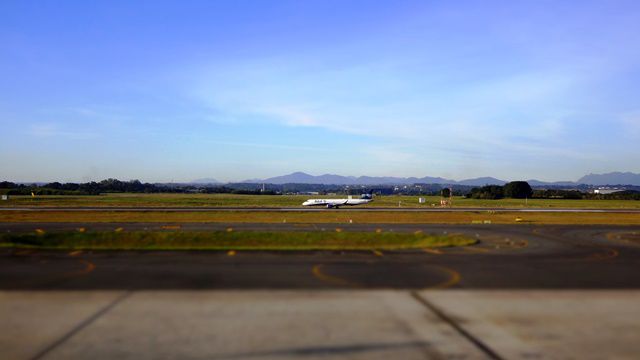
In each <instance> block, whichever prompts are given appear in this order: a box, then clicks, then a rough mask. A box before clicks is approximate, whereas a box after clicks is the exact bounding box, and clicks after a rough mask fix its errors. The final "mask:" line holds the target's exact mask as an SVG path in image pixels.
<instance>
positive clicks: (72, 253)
mask: <svg viewBox="0 0 640 360" xmlns="http://www.w3.org/2000/svg"><path fill="white" fill-rule="evenodd" d="M80 254H82V250H76V251H72V252H70V253H69V256H78V255H80Z"/></svg>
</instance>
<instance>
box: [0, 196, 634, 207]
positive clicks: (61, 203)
mask: <svg viewBox="0 0 640 360" xmlns="http://www.w3.org/2000/svg"><path fill="white" fill-rule="evenodd" d="M323 197H329V196H308V195H304V196H303V195H234V194H126V193H124V194H104V195H100V196H36V197H31V196H12V197H10V199H9V200H7V201H2V202H0V206H2V207H31V206H58V207H210V206H212V207H215V206H220V207H301V204H302V202H303V201H305V200H307V199H309V198H323ZM330 197H333V198H343V197H344V195H336V196H330ZM423 197H425V196H423ZM418 198H419V197H418V196H394V195H392V196H376V197H375V200H374V201H373V202H371V203H370V204H368V205H364V206H366V207H412V208H413V207H431V206H432V204H439V202H440V198H439V197H437V196H426V197H425V198H426V203H425V204H419V203H418ZM453 206H454V207H509V208H524V207H530V208H607V209H625V208H626V209H639V208H640V201H637V200H562V199H529V200H527V201H526V204H525V200H522V199H500V200H478V199H465V198H462V197H456V198H454V199H453Z"/></svg>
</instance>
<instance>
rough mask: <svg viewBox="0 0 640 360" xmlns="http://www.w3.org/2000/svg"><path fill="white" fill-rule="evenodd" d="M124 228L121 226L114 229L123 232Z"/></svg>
mask: <svg viewBox="0 0 640 360" xmlns="http://www.w3.org/2000/svg"><path fill="white" fill-rule="evenodd" d="M123 230H124V229H123V228H121V227H119V228H116V229H115V230H113V231H115V232H122V231H123Z"/></svg>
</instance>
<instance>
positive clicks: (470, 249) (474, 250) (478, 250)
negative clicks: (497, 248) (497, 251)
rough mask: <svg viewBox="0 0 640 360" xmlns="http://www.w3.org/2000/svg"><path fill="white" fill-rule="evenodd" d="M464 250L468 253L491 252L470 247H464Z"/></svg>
mask: <svg viewBox="0 0 640 360" xmlns="http://www.w3.org/2000/svg"><path fill="white" fill-rule="evenodd" d="M462 249H463V250H466V251H471V252H479V253H488V252H490V251H491V250H489V249H485V248H479V247H470V246H463V247H462Z"/></svg>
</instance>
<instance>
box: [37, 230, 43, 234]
mask: <svg viewBox="0 0 640 360" xmlns="http://www.w3.org/2000/svg"><path fill="white" fill-rule="evenodd" d="M36 234H38V235H44V230H42V229H36Z"/></svg>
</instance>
